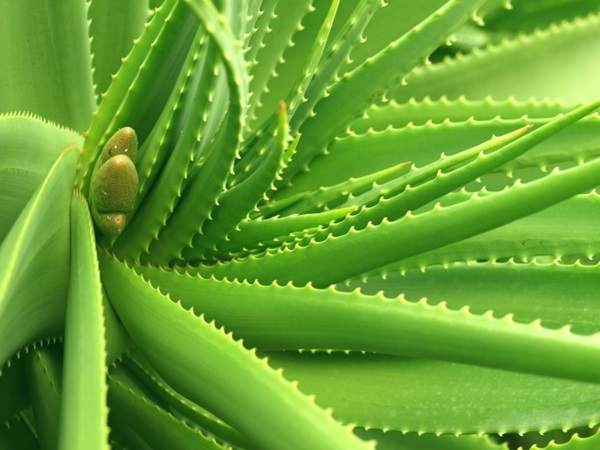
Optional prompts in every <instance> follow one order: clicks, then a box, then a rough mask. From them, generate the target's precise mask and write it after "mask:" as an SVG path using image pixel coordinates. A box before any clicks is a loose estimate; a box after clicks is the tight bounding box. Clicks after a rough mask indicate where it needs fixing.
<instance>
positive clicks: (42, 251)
mask: <svg viewBox="0 0 600 450" xmlns="http://www.w3.org/2000/svg"><path fill="white" fill-rule="evenodd" d="M77 155H78V151H77V148H76V147H69V148H67V149H65V150H64V151H63V152H62V153H61V155H60V157H59V158H58V160H57V161H56V163H55V164H54V165H53V166H52V168H51V169H50V172H49V173H48V176H47V177H46V179H45V180H44V182H43V183H42V185H41V186H40V187H39V189H38V190H37V193H36V194H35V195H34V196H33V197H32V198H31V200H30V201H29V203H28V204H27V207H26V208H25V209H24V210H23V212H22V213H21V215H20V216H19V218H18V219H17V221H16V222H15V224H14V225H13V227H12V229H11V230H10V232H9V233H8V236H7V237H6V239H5V240H4V242H3V243H2V246H1V247H0V364H4V362H5V361H6V360H7V359H8V358H9V357H10V356H11V355H13V354H14V353H15V352H16V351H17V350H19V349H20V348H22V347H24V346H25V345H26V344H29V343H31V342H33V341H34V340H36V339H39V338H42V337H48V336H53V335H56V334H59V333H61V332H62V326H63V323H64V313H65V302H66V298H67V285H68V280H69V260H70V256H69V253H70V238H69V233H70V223H69V222H70V220H69V218H70V207H71V190H72V189H73V181H74V179H75V167H76V164H77Z"/></svg>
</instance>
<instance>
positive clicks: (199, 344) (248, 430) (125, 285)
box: [100, 254, 372, 450]
mask: <svg viewBox="0 0 600 450" xmlns="http://www.w3.org/2000/svg"><path fill="white" fill-rule="evenodd" d="M100 261H101V267H102V269H103V272H102V273H103V279H104V281H105V284H106V288H107V292H108V295H109V297H110V299H111V301H112V302H113V304H114V305H115V308H116V310H117V312H118V314H119V317H120V318H121V320H122V321H123V323H124V325H125V327H126V328H127V331H128V332H129V333H130V335H131V337H132V339H133V341H134V342H135V343H136V345H137V346H138V348H139V349H140V350H141V351H142V353H143V354H144V356H145V357H146V358H147V359H148V360H149V361H150V363H151V364H152V365H153V366H154V368H155V369H156V370H157V371H158V373H159V374H160V375H161V376H162V377H163V378H164V379H165V381H166V382H167V383H169V384H170V385H171V386H173V388H174V389H176V390H177V391H179V392H180V393H181V394H183V395H184V396H186V397H188V398H189V399H190V400H192V401H194V402H196V403H198V404H199V405H200V406H203V407H206V408H207V409H208V410H209V411H211V412H213V413H214V414H216V415H217V416H219V417H221V418H222V419H223V420H225V421H227V422H228V423H230V424H231V425H232V426H233V427H235V428H236V429H238V430H239V431H240V432H241V433H242V434H244V435H246V436H247V437H248V438H249V439H250V440H251V441H252V442H253V443H254V445H256V446H258V447H259V448H264V449H269V448H271V449H274V450H278V449H282V448H286V449H306V448H311V449H323V450H325V449H340V450H349V449H354V448H356V449H362V448H365V449H366V448H372V446H370V445H367V444H366V443H364V442H362V441H360V440H359V439H358V438H356V437H355V436H353V435H352V433H351V431H350V430H349V429H346V428H344V427H342V426H340V425H339V424H338V423H336V422H335V421H333V420H331V419H330V418H329V417H328V415H327V413H326V412H325V411H323V410H321V409H319V408H318V407H316V406H315V405H314V404H313V403H312V402H311V401H310V400H309V399H308V398H306V397H304V396H303V395H301V394H299V392H298V391H297V390H296V389H295V387H294V386H292V385H291V384H289V383H287V382H286V381H285V380H284V379H283V378H282V377H281V375H280V374H279V373H277V372H275V371H273V370H271V369H270V368H269V367H268V365H267V363H266V362H265V361H264V360H260V359H258V358H257V357H256V356H255V354H254V353H253V352H251V351H249V350H247V349H245V348H244V347H243V346H242V344H241V343H240V342H236V341H235V340H233V339H232V338H231V336H228V335H227V334H225V332H224V331H223V330H219V329H218V328H217V327H216V326H214V324H209V323H207V322H205V321H204V320H203V319H202V318H201V317H196V316H195V315H194V314H193V313H192V312H190V311H187V310H185V309H184V308H183V307H182V306H181V305H179V304H176V303H173V302H171V301H170V300H169V299H168V298H167V297H165V296H163V295H162V294H161V293H160V292H159V291H157V290H155V289H154V288H153V287H152V286H151V285H150V284H148V283H147V282H146V281H144V280H143V279H142V278H141V277H140V276H139V275H136V274H135V273H134V272H133V271H132V270H131V269H129V268H128V267H126V266H125V265H123V264H122V263H120V262H118V261H117V260H115V259H113V258H111V257H109V256H107V255H105V254H101V258H100ZM249 411H252V413H249Z"/></svg>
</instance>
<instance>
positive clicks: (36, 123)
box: [0, 114, 83, 242]
mask: <svg viewBox="0 0 600 450" xmlns="http://www.w3.org/2000/svg"><path fill="white" fill-rule="evenodd" d="M82 142H83V139H82V137H81V136H80V135H78V134H76V133H74V132H72V131H70V130H67V129H65V128H61V127H59V126H57V125H55V124H53V123H50V122H46V121H45V120H42V119H39V118H37V117H35V116H31V115H20V114H17V115H12V114H8V115H0V147H1V150H0V242H2V241H3V240H4V238H5V237H6V234H7V233H8V231H9V230H10V228H11V227H12V225H13V223H14V222H15V220H17V217H18V216H19V214H20V213H21V211H22V210H23V208H24V207H25V205H26V204H27V201H28V200H29V199H30V198H31V196H32V195H33V193H34V192H35V190H36V188H37V187H38V186H39V185H40V184H41V183H42V181H43V180H44V177H45V176H46V174H47V173H48V171H49V170H50V168H51V167H52V164H53V163H54V161H56V158H57V157H58V155H59V153H60V151H61V150H62V149H63V148H65V147H66V146H67V145H69V144H76V145H81V143H82Z"/></svg>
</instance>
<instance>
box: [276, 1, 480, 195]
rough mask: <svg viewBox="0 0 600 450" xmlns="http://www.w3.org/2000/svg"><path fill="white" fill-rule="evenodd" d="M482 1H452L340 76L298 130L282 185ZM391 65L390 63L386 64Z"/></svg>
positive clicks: (305, 165) (417, 62)
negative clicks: (299, 135) (297, 142)
mask: <svg viewBox="0 0 600 450" xmlns="http://www.w3.org/2000/svg"><path fill="white" fill-rule="evenodd" d="M481 3H482V0H451V1H449V2H447V3H446V4H445V5H444V6H442V7H441V8H440V9H438V10H437V11H436V12H435V13H433V14H432V15H431V16H430V17H428V18H427V19H425V20H424V21H423V22H422V23H420V24H419V25H417V26H415V27H414V28H413V29H412V30H410V31H409V32H407V33H406V34H405V35H404V36H402V37H401V38H399V39H398V40H396V41H394V42H393V43H391V44H390V45H389V46H388V47H386V48H385V49H384V50H382V51H381V52H379V53H377V55H375V56H373V57H372V58H371V59H367V60H366V61H365V62H364V63H363V64H362V65H360V66H359V67H358V68H356V69H355V70H353V71H352V72H350V73H349V74H347V75H345V76H343V77H341V78H340V79H339V80H338V81H337V82H336V83H335V84H334V85H333V86H332V87H331V88H330V89H329V90H328V94H329V95H327V96H325V97H323V98H322V99H321V101H319V102H318V103H317V104H316V106H315V108H314V114H313V115H311V117H310V118H308V119H307V120H306V122H304V123H303V124H302V126H301V127H300V133H302V136H303V138H302V140H301V141H300V145H299V152H298V153H297V155H296V157H295V158H294V159H292V161H291V162H290V164H289V165H288V170H287V171H286V172H285V175H284V178H285V181H284V182H285V184H293V183H292V182H291V179H292V177H293V176H295V175H296V174H297V173H298V172H300V171H302V170H306V168H307V167H308V165H309V164H310V162H311V161H312V160H313V159H314V158H315V157H316V156H318V155H320V154H322V153H324V149H325V147H326V146H327V145H328V144H330V143H331V141H333V139H334V138H335V137H336V136H337V135H339V134H341V133H342V132H343V131H345V129H346V127H347V126H348V124H349V123H350V122H351V121H352V120H354V119H356V118H357V117H358V116H359V115H361V114H362V113H363V111H364V110H366V109H367V107H368V106H369V105H370V104H372V103H373V102H374V100H375V99H376V98H377V97H379V96H380V95H382V94H383V92H384V91H385V90H386V89H387V88H388V87H389V86H390V85H391V84H392V83H393V82H394V80H401V79H403V77H405V76H406V75H407V74H408V73H409V72H410V71H411V70H412V69H413V68H414V67H415V66H416V65H417V64H419V63H420V62H421V61H422V60H423V59H425V58H426V57H427V55H428V54H429V53H430V52H431V51H433V50H434V49H435V48H436V47H437V45H439V44H440V41H443V39H444V37H445V36H447V35H449V34H450V33H452V32H453V31H454V30H456V29H457V28H458V26H459V25H460V24H462V23H463V22H464V21H465V20H467V18H468V17H469V15H470V14H471V13H472V12H473V11H474V10H475V9H476V8H477V6H478V5H479V4H481ZM390 61H394V64H390Z"/></svg>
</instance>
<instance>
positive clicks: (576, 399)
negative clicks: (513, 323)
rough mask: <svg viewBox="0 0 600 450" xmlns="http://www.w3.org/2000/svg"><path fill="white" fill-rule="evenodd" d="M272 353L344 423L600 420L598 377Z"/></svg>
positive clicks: (490, 425) (487, 429)
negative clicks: (564, 377)
mask: <svg viewBox="0 0 600 450" xmlns="http://www.w3.org/2000/svg"><path fill="white" fill-rule="evenodd" d="M268 358H269V364H271V365H272V366H273V367H276V368H281V369H283V373H284V374H285V376H286V377H287V378H289V379H291V380H297V381H298V382H299V385H298V387H299V388H300V389H301V390H302V391H303V392H306V393H307V394H313V395H316V401H317V403H318V404H319V405H321V406H322V407H324V408H333V415H334V417H336V418H337V419H339V420H341V421H342V422H344V423H349V422H350V423H354V424H358V425H362V426H368V427H372V428H379V429H384V430H385V429H392V430H402V431H403V432H404V433H406V432H409V431H410V432H418V433H436V434H441V433H460V434H463V433H477V434H479V433H500V434H504V433H507V432H518V433H522V432H523V431H525V430H548V429H557V428H562V427H564V428H565V429H569V428H574V427H577V426H588V425H595V424H597V423H598V421H600V413H598V406H599V404H600V385H598V384H597V383H581V382H574V381H570V380H561V379H556V378H545V377H539V376H534V375H527V374H519V373H514V372H508V371H502V370H493V369H486V368H482V367H474V366H468V365H462V364H453V363H445V362H441V361H427V360H420V359H405V358H398V357H392V356H387V355H373V354H356V353H353V354H342V353H337V354H336V353H334V354H325V353H317V354H309V353H302V354H296V353H293V352H284V353H282V354H272V353H270V354H268ZM365 380H368V382H365Z"/></svg>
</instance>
